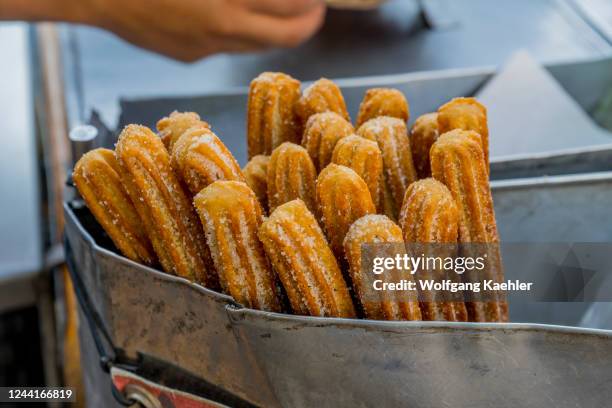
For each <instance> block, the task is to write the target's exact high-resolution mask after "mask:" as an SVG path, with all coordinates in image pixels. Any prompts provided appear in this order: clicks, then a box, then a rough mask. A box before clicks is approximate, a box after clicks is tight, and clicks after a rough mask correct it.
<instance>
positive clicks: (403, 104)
mask: <svg viewBox="0 0 612 408" xmlns="http://www.w3.org/2000/svg"><path fill="white" fill-rule="evenodd" d="M379 116H389V117H392V118H398V119H401V120H403V121H404V122H406V123H407V122H408V119H410V107H409V105H408V101H407V100H406V97H405V96H404V94H403V93H402V92H400V91H399V90H397V89H393V88H371V89H368V90H367V91H366V93H365V96H364V97H363V100H362V101H361V105H359V115H358V116H357V126H361V125H363V124H364V123H365V122H367V121H368V120H370V119H374V118H377V117H379Z"/></svg>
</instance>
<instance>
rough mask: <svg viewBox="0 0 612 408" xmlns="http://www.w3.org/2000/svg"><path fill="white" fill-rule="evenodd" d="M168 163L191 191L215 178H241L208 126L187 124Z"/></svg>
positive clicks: (237, 169)
mask: <svg viewBox="0 0 612 408" xmlns="http://www.w3.org/2000/svg"><path fill="white" fill-rule="evenodd" d="M172 166H173V168H174V170H175V171H176V173H177V174H178V175H179V176H180V177H181V179H182V180H183V181H184V182H185V184H186V185H187V187H188V188H189V191H190V192H191V195H192V196H194V195H196V194H198V193H199V192H200V191H201V190H202V189H203V188H204V187H206V186H208V185H209V184H211V183H214V182H215V181H217V180H236V181H245V178H244V175H243V174H242V170H240V166H239V165H238V162H237V161H236V159H235V158H234V156H233V155H232V153H231V152H230V151H229V150H228V149H227V147H225V145H224V144H223V142H222V141H221V140H220V139H219V138H218V137H217V135H215V134H214V133H213V131H212V130H210V129H208V128H202V127H197V128H190V129H188V130H186V131H185V132H184V133H183V135H182V136H181V137H180V138H179V139H178V140H177V141H176V142H175V144H174V150H173V152H172Z"/></svg>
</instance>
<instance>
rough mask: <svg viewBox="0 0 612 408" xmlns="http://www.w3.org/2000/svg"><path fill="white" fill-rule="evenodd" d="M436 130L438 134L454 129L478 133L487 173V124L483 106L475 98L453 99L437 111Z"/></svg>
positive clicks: (485, 111) (485, 110) (485, 109)
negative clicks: (437, 129)
mask: <svg viewBox="0 0 612 408" xmlns="http://www.w3.org/2000/svg"><path fill="white" fill-rule="evenodd" d="M438 128H439V131H440V134H444V133H446V132H449V131H451V130H455V129H461V130H473V131H474V132H476V133H478V134H479V135H480V141H481V146H482V151H483V152H484V157H485V163H486V168H487V173H488V172H489V124H488V121H487V108H485V106H484V105H482V104H481V103H480V102H478V101H477V100H476V99H475V98H455V99H453V100H452V101H450V102H448V103H446V104H445V105H442V106H441V107H440V109H438Z"/></svg>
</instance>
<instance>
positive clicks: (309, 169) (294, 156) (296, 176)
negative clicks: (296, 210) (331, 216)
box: [268, 142, 317, 212]
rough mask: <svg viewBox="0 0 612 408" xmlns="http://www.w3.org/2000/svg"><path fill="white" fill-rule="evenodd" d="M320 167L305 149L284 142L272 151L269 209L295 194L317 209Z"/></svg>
mask: <svg viewBox="0 0 612 408" xmlns="http://www.w3.org/2000/svg"><path fill="white" fill-rule="evenodd" d="M316 177H317V171H316V169H315V167H314V164H313V163H312V160H311V158H310V156H309V155H308V152H307V151H306V149H304V148H303V147H302V146H299V145H296V144H293V143H288V142H286V143H283V144H282V145H280V146H278V147H277V148H276V149H274V152H272V156H271V157H270V163H269V164H268V206H269V207H270V211H273V210H274V209H275V208H276V207H278V206H279V205H281V204H284V203H286V202H288V201H291V200H294V199H296V198H299V199H301V200H302V201H304V202H305V203H306V205H307V206H308V208H309V209H310V210H311V211H313V212H316V202H315V180H316Z"/></svg>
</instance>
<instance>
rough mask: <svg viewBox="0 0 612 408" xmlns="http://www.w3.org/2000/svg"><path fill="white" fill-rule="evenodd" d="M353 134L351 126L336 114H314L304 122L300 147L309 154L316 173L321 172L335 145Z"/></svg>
mask: <svg viewBox="0 0 612 408" xmlns="http://www.w3.org/2000/svg"><path fill="white" fill-rule="evenodd" d="M354 132H355V129H354V128H353V125H351V124H350V123H349V122H347V121H346V120H345V119H344V118H343V117H342V116H340V115H338V114H337V113H335V112H324V113H316V114H314V115H312V116H311V117H310V118H308V121H307V122H306V127H305V128H304V136H303V137H302V146H303V147H304V148H305V149H306V150H307V151H308V154H310V157H311V158H312V161H313V163H314V165H315V167H316V168H317V171H321V170H323V169H324V168H325V166H327V165H328V164H329V163H330V161H331V158H332V153H333V152H334V147H336V143H338V141H339V140H340V139H342V138H343V137H345V136H348V135H350V134H353V133H354Z"/></svg>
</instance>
